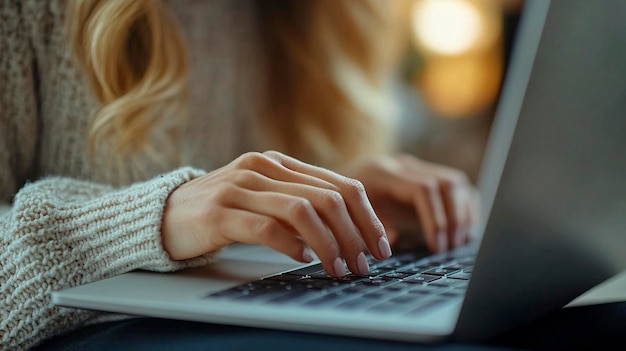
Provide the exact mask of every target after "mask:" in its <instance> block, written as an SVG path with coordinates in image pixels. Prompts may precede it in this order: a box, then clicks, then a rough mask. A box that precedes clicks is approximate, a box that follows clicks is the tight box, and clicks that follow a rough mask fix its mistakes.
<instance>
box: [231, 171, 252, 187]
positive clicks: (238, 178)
mask: <svg viewBox="0 0 626 351" xmlns="http://www.w3.org/2000/svg"><path fill="white" fill-rule="evenodd" d="M257 176H258V175H257V173H256V172H254V171H251V170H248V169H242V170H239V171H238V172H236V173H235V175H234V176H233V177H232V181H233V183H235V184H238V185H242V184H249V183H250V182H252V181H254V180H255V179H256V178H257Z"/></svg>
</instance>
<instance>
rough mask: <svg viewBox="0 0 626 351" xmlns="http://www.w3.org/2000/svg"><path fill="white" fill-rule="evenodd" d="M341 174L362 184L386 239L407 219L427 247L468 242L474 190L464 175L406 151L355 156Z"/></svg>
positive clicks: (474, 214)
mask: <svg viewBox="0 0 626 351" xmlns="http://www.w3.org/2000/svg"><path fill="white" fill-rule="evenodd" d="M341 173H343V174H344V175H346V176H348V177H352V178H355V179H358V180H360V181H361V182H362V183H363V185H364V186H365V190H366V192H367V196H368V197H369V199H370V202H371V203H372V205H373V207H374V210H375V211H376V214H377V215H378V217H379V218H380V220H381V221H382V222H383V225H384V226H385V230H386V231H387V235H388V237H389V239H390V241H392V242H393V240H394V239H397V238H398V235H399V230H400V227H401V226H402V223H401V222H403V221H404V222H406V221H407V220H410V221H412V222H414V223H417V222H418V221H419V225H420V227H421V229H422V232H423V233H424V240H425V242H426V245H427V247H428V249H429V250H431V251H434V252H437V251H443V250H447V249H452V248H454V247H456V246H458V245H461V244H463V243H466V242H467V241H469V239H470V232H471V228H472V226H473V225H474V223H475V221H476V220H477V217H478V215H477V212H478V201H477V200H478V199H477V196H478V193H477V191H476V190H475V188H474V187H473V186H472V184H471V182H470V181H469V179H468V177H467V175H466V174H465V173H463V172H461V171H459V170H456V169H454V168H450V167H446V166H442V165H438V164H434V163H430V162H426V161H423V160H420V159H418V158H416V157H414V156H412V155H408V154H401V155H397V156H371V157H367V158H362V159H358V160H356V161H354V162H353V163H351V164H349V165H348V166H347V167H346V168H344V169H342V170H341Z"/></svg>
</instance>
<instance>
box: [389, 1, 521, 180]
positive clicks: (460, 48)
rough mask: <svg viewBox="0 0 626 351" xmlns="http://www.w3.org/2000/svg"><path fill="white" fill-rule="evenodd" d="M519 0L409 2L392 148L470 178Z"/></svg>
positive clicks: (496, 92) (484, 136)
mask: <svg viewBox="0 0 626 351" xmlns="http://www.w3.org/2000/svg"><path fill="white" fill-rule="evenodd" d="M522 8H523V0H411V1H408V2H407V5H406V11H402V13H403V14H402V15H403V16H409V18H407V19H406V23H408V24H409V25H408V27H409V28H406V30H407V32H408V36H407V41H408V43H407V46H408V48H407V50H406V54H405V58H404V64H403V66H402V72H401V74H402V80H403V81H404V82H405V83H406V84H405V85H406V87H408V89H403V91H402V92H401V93H400V94H399V96H400V98H401V99H402V100H403V101H402V103H401V104H400V105H401V106H402V109H403V110H402V114H401V116H402V119H403V124H402V126H403V128H402V132H401V140H400V141H399V145H400V148H401V149H402V150H403V151H407V152H411V153H414V154H416V155H418V156H419V157H421V158H423V159H426V160H430V161H436V162H439V163H443V164H447V165H450V166H454V167H456V168H460V169H462V170H464V171H466V172H467V173H468V175H469V176H470V178H472V180H474V181H475V180H476V178H477V176H478V172H479V167H480V163H481V160H482V155H483V151H484V147H485V144H486V142H487V137H488V135H489V130H490V127H491V123H492V121H493V117H494V112H495V108H496V104H497V101H498V98H499V93H500V89H501V85H502V81H503V77H504V75H505V72H506V69H507V65H508V62H509V58H510V51H511V47H512V45H513V42H514V40H515V33H516V29H517V24H518V21H519V18H520V15H521V10H522Z"/></svg>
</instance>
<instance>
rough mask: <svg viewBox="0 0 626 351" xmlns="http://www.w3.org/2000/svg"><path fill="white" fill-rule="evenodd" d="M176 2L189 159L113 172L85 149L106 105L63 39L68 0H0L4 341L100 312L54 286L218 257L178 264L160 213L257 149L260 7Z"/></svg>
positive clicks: (225, 1) (0, 337) (215, 0)
mask: <svg viewBox="0 0 626 351" xmlns="http://www.w3.org/2000/svg"><path fill="white" fill-rule="evenodd" d="M168 6H169V7H170V10H171V11H172V13H173V14H174V16H175V18H177V19H178V22H179V23H180V25H181V28H182V29H183V34H184V35H185V38H186V40H187V42H188V47H189V48H190V54H191V64H192V65H191V66H192V72H191V75H190V77H191V79H190V84H191V87H190V88H191V89H190V90H191V92H192V94H191V103H190V112H191V113H190V118H188V119H187V120H186V122H185V125H184V126H183V135H184V138H182V141H181V145H179V146H180V150H181V158H182V159H183V160H184V164H185V165H188V166H189V167H184V168H177V167H176V166H175V165H169V166H165V167H163V166H162V165H157V164H153V163H151V161H150V159H149V158H146V159H145V160H141V161H142V162H139V163H138V165H130V164H129V165H125V166H124V169H116V168H115V167H112V166H108V165H106V164H105V163H104V161H102V159H103V158H99V157H96V158H95V159H93V158H92V157H90V155H89V153H88V151H87V149H88V148H87V147H86V143H87V140H86V135H87V134H88V131H89V127H90V123H91V119H92V117H93V111H94V110H95V109H96V108H97V107H98V102H97V101H96V99H95V98H94V96H93V95H92V93H91V92H90V90H89V88H88V85H87V84H86V82H85V79H84V77H83V76H82V75H81V71H80V68H79V67H78V66H77V64H76V63H75V62H74V58H73V57H72V52H71V50H70V49H69V48H68V44H67V42H66V39H65V38H66V37H65V32H64V31H65V28H64V19H63V18H64V1H63V0H46V1H43V0H21V1H20V0H5V1H2V2H0V301H1V302H2V303H1V305H0V314H1V318H0V349H12V350H20V349H26V348H29V347H31V346H33V345H35V344H37V343H39V342H40V341H41V340H43V339H45V338H47V337H50V336H52V335H56V334H59V333H62V332H65V331H69V330H71V329H73V328H76V327H77V326H80V325H82V324H84V323H86V322H88V321H94V320H96V321H97V320H99V319H100V318H101V317H102V314H100V313H97V312H88V311H84V310H80V309H71V308H62V307H55V306H54V305H52V304H51V301H50V292H51V291H53V290H58V289H62V288H67V287H71V286H76V285H80V284H85V283H89V282H92V281H95V280H99V279H103V278H107V277H111V276H114V275H118V274H122V273H125V272H128V271H131V270H135V269H146V270H152V271H173V270H178V269H182V268H185V267H190V266H197V265H203V264H207V263H208V262H210V260H212V259H213V258H214V257H213V255H211V254H208V255H205V256H203V257H198V258H195V259H191V260H186V261H174V260H172V259H170V257H169V256H168V255H167V253H166V252H165V250H164V249H163V245H162V243H161V237H160V225H161V216H162V212H163V208H164V205H165V201H166V199H167V197H168V195H169V194H170V193H171V192H172V191H173V190H174V189H176V188H177V187H178V186H180V185H181V184H183V183H184V182H186V181H188V180H190V179H192V178H194V177H197V176H199V175H202V174H204V173H205V170H210V169H214V168H216V167H218V166H221V165H223V164H225V163H227V162H228V161H229V160H232V159H233V158H235V157H236V156H237V155H239V154H241V153H242V152H244V151H248V150H253V149H254V148H255V147H256V145H257V141H256V138H255V136H254V135H253V133H252V131H254V130H255V126H254V124H255V123H256V120H255V118H254V111H255V99H254V97H255V96H257V95H258V94H255V89H256V87H257V86H258V85H257V84H255V82H258V81H259V80H260V76H258V75H255V74H254V73H255V72H259V71H260V70H258V69H257V67H255V65H256V64H257V63H255V62H256V61H255V60H254V59H251V58H252V57H255V50H258V48H256V43H257V42H258V41H259V40H257V39H258V38H256V35H257V33H258V31H256V30H255V16H253V13H252V11H253V10H254V6H253V5H252V2H250V1H248V0H240V1H230V0H212V1H193V0H184V1H178V0H177V1H172V2H170V3H168ZM241 101H245V102H246V103H238V102H241Z"/></svg>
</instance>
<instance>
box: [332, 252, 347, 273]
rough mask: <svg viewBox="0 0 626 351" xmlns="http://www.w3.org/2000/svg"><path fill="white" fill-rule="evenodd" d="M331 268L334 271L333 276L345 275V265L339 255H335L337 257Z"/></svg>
mask: <svg viewBox="0 0 626 351" xmlns="http://www.w3.org/2000/svg"><path fill="white" fill-rule="evenodd" d="M333 270H334V271H335V276H337V277H345V276H346V265H345V264H344V262H343V260H342V259H341V257H337V259H335V263H333Z"/></svg>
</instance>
